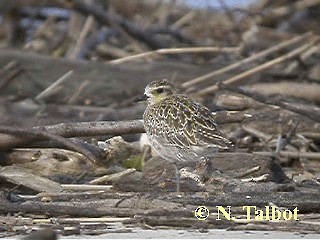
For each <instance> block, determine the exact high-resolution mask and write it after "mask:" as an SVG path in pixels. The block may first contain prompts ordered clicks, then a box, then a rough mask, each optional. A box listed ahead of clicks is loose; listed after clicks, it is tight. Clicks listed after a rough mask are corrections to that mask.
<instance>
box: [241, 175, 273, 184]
mask: <svg viewBox="0 0 320 240" xmlns="http://www.w3.org/2000/svg"><path fill="white" fill-rule="evenodd" d="M268 177H269V174H263V175H261V176H259V177H252V178H245V179H241V182H262V181H266V180H267V179H268Z"/></svg>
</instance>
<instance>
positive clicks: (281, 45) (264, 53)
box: [181, 33, 312, 88]
mask: <svg viewBox="0 0 320 240" xmlns="http://www.w3.org/2000/svg"><path fill="white" fill-rule="evenodd" d="M310 36H312V34H311V33H306V34H303V35H302V36H297V37H295V38H293V39H290V40H287V41H284V42H281V43H279V44H278V45H276V46H274V47H271V48H268V49H266V50H264V51H262V52H259V53H257V54H255V55H253V56H251V57H248V58H246V59H243V60H241V61H240V62H236V63H233V64H231V65H229V66H226V67H224V68H221V69H218V70H216V71H213V72H210V73H207V74H205V75H203V76H200V77H197V78H194V79H192V80H189V81H187V82H185V83H183V84H182V85H181V86H182V87H183V88H189V87H191V86H194V85H196V84H198V83H201V82H204V81H206V80H208V79H211V78H213V77H216V76H218V75H221V74H223V73H226V72H227V71H230V70H233V69H235V68H237V67H240V66H243V65H244V64H247V63H250V62H253V61H255V60H257V59H259V58H263V57H266V56H268V55H270V54H272V53H274V52H277V51H279V50H281V49H283V48H286V47H288V46H290V45H293V44H295V43H298V42H300V41H302V40H305V39H307V38H309V37H310Z"/></svg>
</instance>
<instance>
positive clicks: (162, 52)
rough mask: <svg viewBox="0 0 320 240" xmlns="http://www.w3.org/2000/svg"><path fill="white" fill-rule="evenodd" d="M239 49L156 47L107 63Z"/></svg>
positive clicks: (237, 49) (235, 48)
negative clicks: (153, 49)
mask: <svg viewBox="0 0 320 240" xmlns="http://www.w3.org/2000/svg"><path fill="white" fill-rule="evenodd" d="M239 50H240V48H239V47H225V48H223V47H193V48H164V49H158V50H155V51H150V52H144V53H140V54H136V55H132V56H128V57H123V58H119V59H115V60H112V61H109V63H112V64H120V63H124V62H128V61H132V60H136V59H139V58H146V57H154V56H158V55H166V54H181V53H208V52H214V53H219V52H227V53H229V52H238V51H239Z"/></svg>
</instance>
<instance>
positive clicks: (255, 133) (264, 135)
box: [242, 125, 272, 142]
mask: <svg viewBox="0 0 320 240" xmlns="http://www.w3.org/2000/svg"><path fill="white" fill-rule="evenodd" d="M242 129H243V130H244V131H245V132H247V133H249V134H250V135H252V136H254V137H256V138H259V139H261V140H262V141H264V142H268V141H270V140H271V138H272V136H271V135H269V134H267V133H264V132H261V131H259V130H257V129H254V128H251V127H248V126H246V125H243V126H242Z"/></svg>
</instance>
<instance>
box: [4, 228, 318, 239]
mask: <svg viewBox="0 0 320 240" xmlns="http://www.w3.org/2000/svg"><path fill="white" fill-rule="evenodd" d="M7 239H8V240H17V239H21V237H14V238H7ZM59 239H60V240H63V239H68V240H71V239H77V240H81V239H84V240H90V239H101V240H103V239H259V240H261V239H320V234H301V233H294V232H292V233H290V232H279V231H226V230H209V231H208V232H199V231H188V230H141V229H134V230H133V232H131V233H109V234H103V235H98V236H88V235H81V236H60V238H59Z"/></svg>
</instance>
